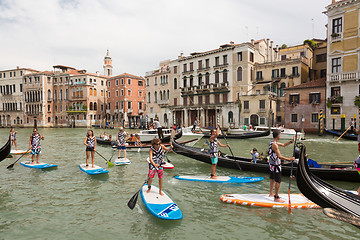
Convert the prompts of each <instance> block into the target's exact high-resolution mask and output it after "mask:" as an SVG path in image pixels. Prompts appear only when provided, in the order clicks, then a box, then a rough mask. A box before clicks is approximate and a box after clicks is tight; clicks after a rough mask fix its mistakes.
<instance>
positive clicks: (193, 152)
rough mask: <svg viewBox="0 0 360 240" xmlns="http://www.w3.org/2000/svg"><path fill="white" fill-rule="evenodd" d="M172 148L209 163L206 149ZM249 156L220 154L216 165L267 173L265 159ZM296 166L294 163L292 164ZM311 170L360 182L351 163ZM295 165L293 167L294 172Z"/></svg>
mask: <svg viewBox="0 0 360 240" xmlns="http://www.w3.org/2000/svg"><path fill="white" fill-rule="evenodd" d="M173 146H174V148H173V150H174V151H175V152H176V153H178V154H181V155H183V156H187V157H189V158H193V159H195V160H198V161H201V162H204V163H208V164H211V160H210V157H209V150H208V149H200V148H196V147H190V146H185V145H181V144H179V143H177V142H176V141H174V142H173ZM251 160H252V159H251V158H244V157H236V156H235V157H232V156H229V155H226V154H221V156H219V159H218V166H219V167H225V168H233V169H240V170H243V171H252V172H263V173H269V164H268V163H267V162H266V161H258V162H257V163H253V162H251ZM294 166H296V164H294ZM310 169H311V172H312V173H313V174H314V175H316V176H318V177H320V178H322V179H329V180H339V181H349V182H360V175H359V173H358V172H357V171H356V170H355V169H353V167H352V165H344V164H322V165H320V167H311V168H310ZM290 171H291V164H290V163H285V164H283V165H282V174H283V175H287V176H289V175H290ZM295 172H296V167H294V174H295Z"/></svg>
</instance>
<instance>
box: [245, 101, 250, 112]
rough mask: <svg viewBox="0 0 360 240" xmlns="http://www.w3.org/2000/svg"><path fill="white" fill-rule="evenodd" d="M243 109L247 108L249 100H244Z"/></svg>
mask: <svg viewBox="0 0 360 240" xmlns="http://www.w3.org/2000/svg"><path fill="white" fill-rule="evenodd" d="M244 110H249V101H244Z"/></svg>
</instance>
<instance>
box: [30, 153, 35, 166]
mask: <svg viewBox="0 0 360 240" xmlns="http://www.w3.org/2000/svg"><path fill="white" fill-rule="evenodd" d="M34 158H35V154H34V155H32V156H31V164H34Z"/></svg>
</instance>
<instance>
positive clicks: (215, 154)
mask: <svg viewBox="0 0 360 240" xmlns="http://www.w3.org/2000/svg"><path fill="white" fill-rule="evenodd" d="M219 134H220V126H219V124H218V125H217V127H216V130H215V129H212V130H211V137H210V159H211V170H210V178H212V179H216V177H217V176H216V175H215V171H216V165H217V163H218V159H219V149H218V145H219V146H220V147H230V145H229V144H227V145H223V144H221V143H220V142H219V140H218V139H217V137H218V136H219Z"/></svg>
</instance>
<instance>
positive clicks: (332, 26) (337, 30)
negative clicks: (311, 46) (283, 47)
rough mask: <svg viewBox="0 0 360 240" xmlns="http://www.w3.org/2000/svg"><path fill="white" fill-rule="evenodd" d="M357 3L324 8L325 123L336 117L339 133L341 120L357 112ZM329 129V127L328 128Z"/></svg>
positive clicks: (359, 90)
mask: <svg viewBox="0 0 360 240" xmlns="http://www.w3.org/2000/svg"><path fill="white" fill-rule="evenodd" d="M359 7H360V2H359V1H353V0H342V1H335V0H333V2H332V4H330V5H329V6H327V7H326V11H325V14H327V16H328V25H327V28H328V29H327V39H328V47H327V52H328V56H327V84H326V88H327V92H326V93H327V97H328V98H327V111H326V113H327V122H328V123H330V122H332V118H333V116H335V128H337V129H340V116H341V115H342V114H345V117H346V121H347V120H350V118H352V117H353V116H354V114H357V113H358V112H359V109H358V107H357V106H355V104H354V101H355V97H357V96H359V93H360V84H359V82H358V81H359V70H360V68H359V47H360V42H359V21H360V19H359ZM328 127H329V126H328Z"/></svg>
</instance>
